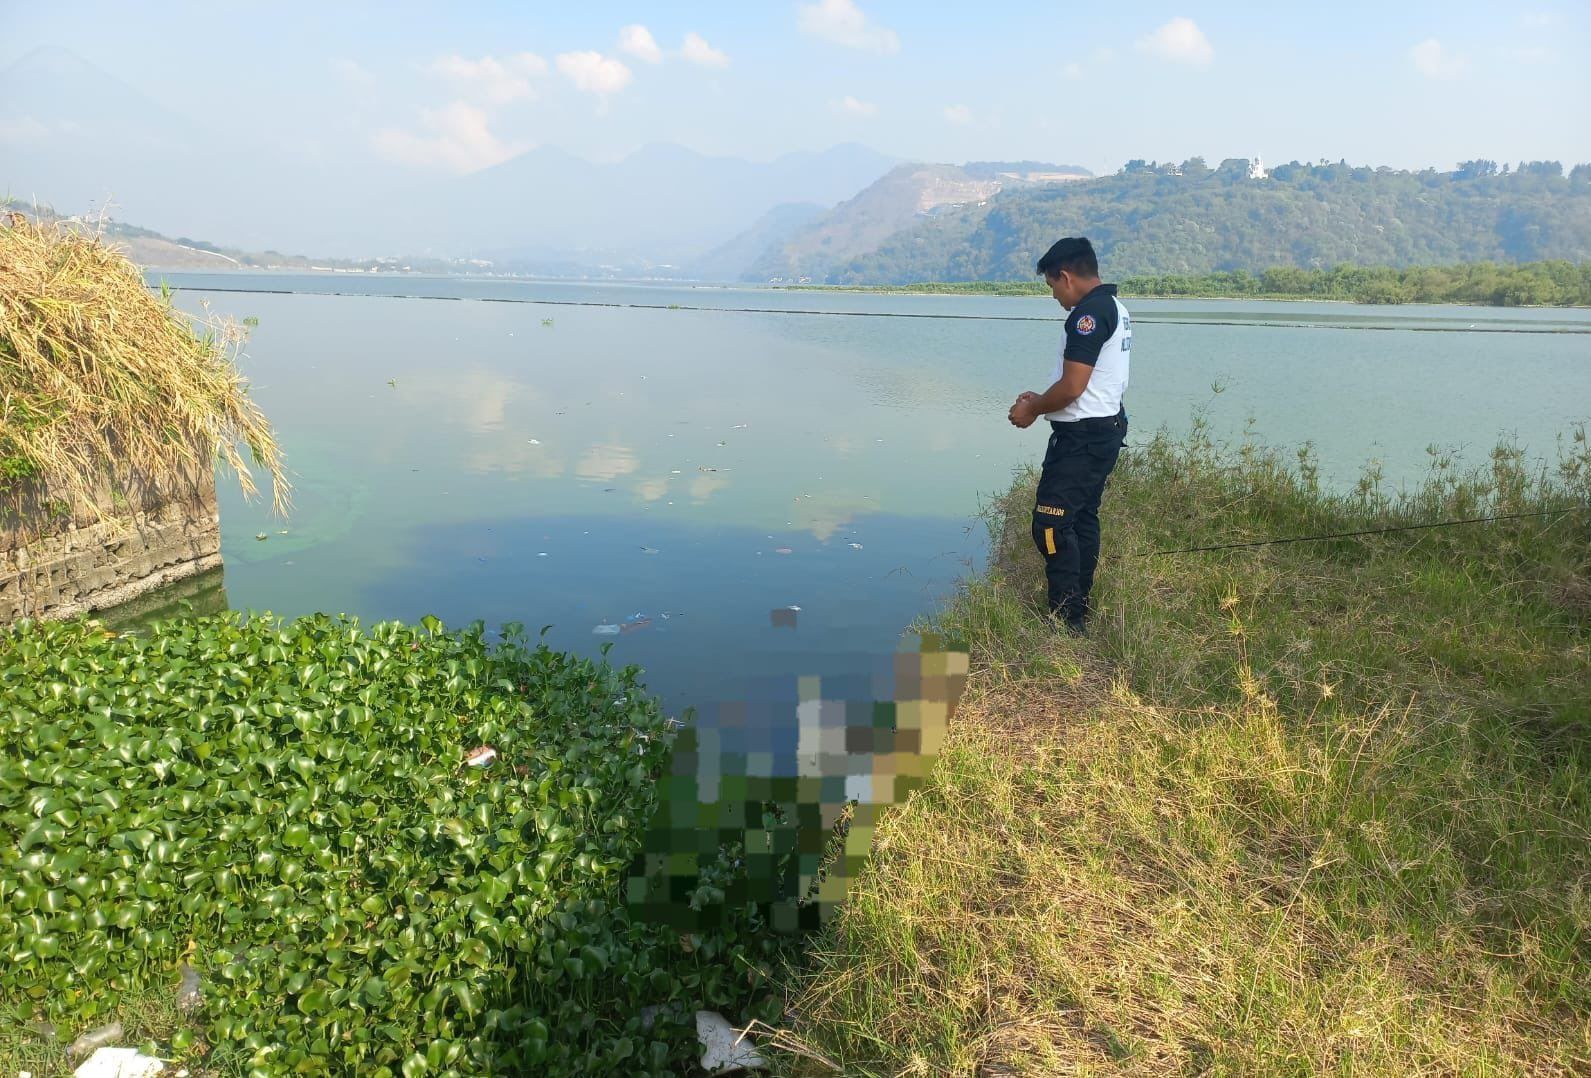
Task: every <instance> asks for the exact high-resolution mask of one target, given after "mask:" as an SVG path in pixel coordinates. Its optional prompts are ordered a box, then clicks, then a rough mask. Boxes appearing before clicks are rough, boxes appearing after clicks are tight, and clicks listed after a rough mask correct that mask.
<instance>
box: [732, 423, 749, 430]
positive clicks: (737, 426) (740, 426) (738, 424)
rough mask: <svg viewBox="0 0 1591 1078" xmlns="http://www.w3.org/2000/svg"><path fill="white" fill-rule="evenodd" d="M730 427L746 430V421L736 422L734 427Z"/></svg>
mask: <svg viewBox="0 0 1591 1078" xmlns="http://www.w3.org/2000/svg"><path fill="white" fill-rule="evenodd" d="M729 429H730V430H745V429H746V424H744V423H736V424H735V425H734V426H733V427H730V428H729Z"/></svg>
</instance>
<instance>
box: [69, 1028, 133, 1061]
mask: <svg viewBox="0 0 1591 1078" xmlns="http://www.w3.org/2000/svg"><path fill="white" fill-rule="evenodd" d="M124 1035H125V1034H124V1032H123V1030H122V1024H121V1023H120V1022H112V1023H110V1025H106V1026H100V1027H99V1028H98V1029H94V1030H90V1031H89V1032H87V1033H84V1034H83V1035H82V1036H81V1037H79V1038H77V1040H75V1041H73V1042H72V1044H71V1046H70V1047H69V1048H67V1050H66V1054H67V1055H69V1056H71V1057H72V1058H74V1059H75V1058H77V1057H78V1056H86V1055H89V1054H90V1053H92V1052H95V1051H97V1050H98V1049H101V1048H104V1047H106V1046H108V1045H112V1044H115V1043H116V1042H117V1041H119V1040H121V1039H122V1037H123V1036H124ZM112 1073H114V1072H112Z"/></svg>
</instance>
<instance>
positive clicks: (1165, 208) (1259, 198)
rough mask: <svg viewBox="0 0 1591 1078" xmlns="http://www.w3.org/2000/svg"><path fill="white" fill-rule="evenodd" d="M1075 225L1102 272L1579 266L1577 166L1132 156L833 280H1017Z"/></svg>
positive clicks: (1583, 231)
mask: <svg viewBox="0 0 1591 1078" xmlns="http://www.w3.org/2000/svg"><path fill="white" fill-rule="evenodd" d="M1079 234H1081V235H1087V236H1089V237H1090V238H1091V239H1093V241H1094V243H1095V245H1096V246H1097V247H1098V248H1099V249H1100V251H1101V254H1102V258H1103V264H1104V268H1105V273H1106V274H1107V276H1110V277H1112V278H1117V277H1123V276H1128V275H1134V274H1137V275H1144V274H1195V273H1210V272H1214V271H1223V270H1239V269H1244V270H1251V271H1258V270H1263V269H1267V268H1270V267H1277V266H1295V267H1302V268H1310V269H1319V268H1328V267H1331V266H1336V265H1339V264H1342V263H1354V264H1358V265H1379V266H1394V267H1397V266H1413V265H1443V264H1452V263H1457V262H1471V261H1481V260H1490V261H1499V262H1526V261H1540V260H1567V261H1572V262H1582V261H1587V260H1591V165H1577V166H1575V167H1574V168H1573V169H1572V170H1570V171H1569V173H1568V175H1565V174H1564V170H1563V167H1562V165H1561V164H1559V163H1558V162H1556V161H1538V162H1530V163H1527V164H1522V165H1521V166H1520V167H1519V168H1518V170H1517V171H1515V170H1510V169H1508V166H1502V167H1499V166H1498V165H1497V164H1496V163H1494V162H1491V161H1470V162H1466V163H1465V164H1464V165H1463V166H1461V167H1460V168H1459V169H1458V170H1457V171H1455V172H1437V171H1434V170H1426V171H1423V172H1400V171H1395V170H1392V169H1388V168H1377V169H1372V168H1355V167H1351V166H1349V165H1347V164H1346V163H1339V164H1335V165H1326V164H1322V165H1302V164H1298V163H1296V162H1295V163H1293V164H1288V165H1282V166H1280V167H1278V168H1276V169H1274V170H1273V171H1272V172H1271V173H1270V175H1269V176H1267V177H1264V178H1258V179H1256V178H1250V176H1249V173H1248V162H1247V161H1243V160H1239V159H1233V160H1229V161H1225V162H1223V163H1222V164H1221V165H1220V166H1219V167H1218V168H1214V169H1211V168H1207V167H1206V166H1205V165H1204V162H1203V161H1202V160H1200V159H1198V158H1195V159H1193V160H1191V161H1187V162H1184V163H1183V164H1182V165H1180V166H1173V165H1156V164H1151V163H1146V162H1143V161H1134V162H1131V163H1129V164H1128V165H1127V167H1126V168H1124V169H1123V170H1122V171H1121V172H1120V173H1117V174H1116V175H1114V176H1106V177H1101V178H1099V179H1094V180H1087V181H1082V182H1078V183H1072V184H1064V185H1056V186H1049V187H1038V188H1029V189H1019V190H1013V191H1009V192H1004V193H1002V194H1000V195H999V196H998V197H996V198H993V199H991V200H989V202H988V203H987V204H986V205H983V206H970V207H967V208H964V209H962V210H959V211H957V212H954V213H949V214H946V215H944V216H943V217H940V218H937V219H930V220H924V221H922V222H921V223H919V224H916V225H914V226H913V227H911V228H909V229H907V230H905V231H902V232H900V233H897V234H896V235H894V236H892V237H890V238H889V239H888V240H886V241H885V242H884V243H883V244H882V245H881V246H879V247H878V248H877V249H876V250H874V251H872V252H871V253H869V254H865V255H861V256H858V257H856V258H854V259H851V260H850V261H848V262H845V263H842V264H841V265H839V266H838V267H837V268H836V269H835V270H834V271H833V272H832V273H831V274H830V275H829V281H830V282H831V283H835V284H905V283H909V282H913V281H973V280H985V281H990V280H1018V279H1023V278H1029V277H1031V276H1032V275H1033V264H1034V261H1035V260H1036V258H1037V256H1038V255H1039V253H1041V252H1042V251H1043V250H1044V249H1045V248H1047V247H1048V246H1049V245H1050V244H1051V243H1053V242H1054V241H1055V240H1056V239H1057V238H1058V237H1060V236H1065V235H1079Z"/></svg>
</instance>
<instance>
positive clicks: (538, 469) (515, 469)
mask: <svg viewBox="0 0 1591 1078" xmlns="http://www.w3.org/2000/svg"><path fill="white" fill-rule="evenodd" d="M497 441H498V442H499V443H500V444H496V445H485V446H477V447H476V448H475V450H474V452H472V453H470V454H469V455H468V456H466V457H465V458H464V461H463V466H464V469H465V470H466V471H469V472H475V473H477V474H485V473H489V472H507V473H509V474H510V475H533V476H535V477H536V478H537V479H557V478H558V477H559V476H561V475H563V474H564V472H565V471H567V470H568V467H569V465H568V462H567V461H565V460H564V458H563V455H562V454H560V453H557V452H554V451H553V450H551V449H548V448H547V447H546V446H544V445H530V444H529V443H527V442H526V441H525V439H523V438H521V437H519V435H518V434H517V433H512V434H511V433H506V432H505V434H504V435H503V436H502V437H501V438H499V439H497Z"/></svg>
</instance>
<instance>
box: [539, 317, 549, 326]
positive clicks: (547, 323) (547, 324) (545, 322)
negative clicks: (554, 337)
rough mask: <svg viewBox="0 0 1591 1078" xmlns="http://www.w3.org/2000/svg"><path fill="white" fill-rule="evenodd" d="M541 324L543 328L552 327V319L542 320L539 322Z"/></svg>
mask: <svg viewBox="0 0 1591 1078" xmlns="http://www.w3.org/2000/svg"><path fill="white" fill-rule="evenodd" d="M541 324H542V325H544V326H550V325H552V319H551V318H543V319H542V320H541Z"/></svg>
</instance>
